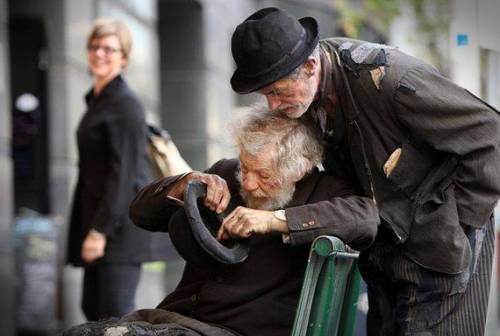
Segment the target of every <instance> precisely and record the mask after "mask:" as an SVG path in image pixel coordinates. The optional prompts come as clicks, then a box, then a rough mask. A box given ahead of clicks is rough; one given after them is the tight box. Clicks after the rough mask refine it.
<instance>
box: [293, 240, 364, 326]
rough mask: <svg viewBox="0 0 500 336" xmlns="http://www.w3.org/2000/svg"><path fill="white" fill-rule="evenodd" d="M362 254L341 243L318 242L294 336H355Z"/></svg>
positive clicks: (311, 262) (312, 253) (316, 242)
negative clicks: (359, 255)
mask: <svg viewBox="0 0 500 336" xmlns="http://www.w3.org/2000/svg"><path fill="white" fill-rule="evenodd" d="M357 258H358V253H352V252H350V251H349V250H348V247H347V246H346V245H345V243H344V242H342V241H341V240H340V239H338V238H336V237H333V236H320V237H318V238H316V239H315V240H314V242H313V243H312V245H311V251H310V253H309V260H308V263H307V268H306V272H305V276H304V282H303V285H302V291H301V295H300V299H299V304H298V307H297V312H296V315H295V321H294V325H293V330H292V336H351V335H352V334H353V333H354V325H355V322H356V310H357V302H358V296H359V290H360V279H361V276H360V274H359V271H358V267H357Z"/></svg>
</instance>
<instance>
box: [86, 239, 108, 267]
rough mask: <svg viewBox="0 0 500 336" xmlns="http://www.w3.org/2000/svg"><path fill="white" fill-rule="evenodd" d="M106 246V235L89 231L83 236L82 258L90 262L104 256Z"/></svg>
mask: <svg viewBox="0 0 500 336" xmlns="http://www.w3.org/2000/svg"><path fill="white" fill-rule="evenodd" d="M105 247H106V236H105V235H104V234H102V233H98V232H96V231H90V232H89V233H88V234H87V237H85V240H84V241H83V245H82V259H83V260H84V261H85V262H87V263H91V262H93V261H94V260H96V259H99V258H101V257H103V256H104V249H105Z"/></svg>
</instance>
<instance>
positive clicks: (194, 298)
mask: <svg viewBox="0 0 500 336" xmlns="http://www.w3.org/2000/svg"><path fill="white" fill-rule="evenodd" d="M196 299H197V297H196V295H195V294H193V295H191V301H193V302H194V301H196Z"/></svg>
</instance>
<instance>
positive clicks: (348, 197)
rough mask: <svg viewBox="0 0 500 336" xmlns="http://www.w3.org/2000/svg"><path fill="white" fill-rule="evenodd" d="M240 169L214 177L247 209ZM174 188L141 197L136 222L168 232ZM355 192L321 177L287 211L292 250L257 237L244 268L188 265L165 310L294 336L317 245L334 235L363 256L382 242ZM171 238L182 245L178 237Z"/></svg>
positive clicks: (226, 167) (156, 186) (158, 187)
mask: <svg viewBox="0 0 500 336" xmlns="http://www.w3.org/2000/svg"><path fill="white" fill-rule="evenodd" d="M237 170H238V162H237V160H221V161H219V162H218V163H216V164H215V165H214V166H212V167H211V168H210V169H209V170H208V171H207V172H208V173H213V174H217V175H219V176H221V177H223V178H224V179H225V180H226V181H227V183H228V187H229V189H230V192H231V197H232V198H231V199H232V201H233V202H235V205H241V204H242V200H241V198H240V196H239V188H240V185H239V182H238V181H237V179H236V176H235V175H236V172H237ZM173 182H175V177H173V178H167V179H165V180H162V181H160V182H156V183H153V184H151V185H149V186H148V187H146V188H144V189H143V190H142V191H141V192H140V193H139V194H138V196H137V197H136V199H135V200H134V201H133V202H132V204H131V210H130V215H131V218H132V220H133V221H134V223H136V224H137V225H139V226H141V227H143V228H145V229H148V230H154V231H166V230H168V227H169V224H168V223H169V219H170V218H171V216H172V215H173V214H174V213H175V212H176V211H177V210H178V209H179V207H180V205H178V204H176V203H175V202H173V201H171V200H169V199H167V198H166V192H167V191H168V188H169V186H170V185H172V183H173ZM352 193H353V190H352V187H351V186H350V184H348V183H347V182H346V180H344V179H341V178H339V177H337V176H334V175H328V174H326V173H325V172H319V171H317V170H315V171H314V172H313V173H311V174H310V175H308V176H306V177H304V178H303V179H302V180H301V181H299V182H298V183H297V185H296V191H295V194H294V196H293V199H292V200H291V201H290V203H289V204H288V209H287V210H286V213H287V214H286V216H287V220H288V223H289V228H290V233H291V237H292V239H291V244H284V243H283V241H282V236H281V235H280V234H270V235H264V236H254V237H252V238H251V242H250V254H249V256H248V258H247V259H246V260H245V261H244V262H242V263H240V264H236V265H231V266H227V267H223V268H217V267H214V268H212V269H211V270H210V271H206V270H201V269H200V268H196V267H194V266H193V265H192V264H190V263H189V262H188V263H187V264H186V268H185V270H184V274H183V276H182V280H181V282H180V283H179V285H178V287H177V289H176V290H175V291H174V292H173V293H171V294H170V295H169V296H167V297H166V298H165V299H164V300H163V301H162V302H161V303H160V305H159V306H158V308H162V309H165V310H171V311H175V312H178V313H181V314H184V315H187V316H189V317H193V318H196V319H198V320H200V321H203V322H206V323H210V324H215V325H220V326H223V327H226V328H230V329H231V330H234V331H236V332H238V333H240V334H243V335H259V336H280V335H282V336H285V335H287V336H288V335H290V332H291V328H292V324H293V318H294V314H295V310H296V307H297V303H298V298H299V294H300V288H301V284H302V280H303V276H304V270H305V266H306V262H307V257H308V251H309V247H310V243H311V242H312V240H313V239H314V238H315V237H316V236H318V235H320V234H332V235H335V236H338V237H340V238H341V239H343V240H344V241H345V242H346V243H348V244H350V245H351V246H352V247H354V248H357V249H363V248H366V247H368V246H369V245H370V244H371V242H372V241H373V239H374V238H375V234H376V229H377V224H378V213H377V210H376V207H375V205H374V203H373V202H372V201H371V200H370V199H369V198H364V197H358V196H352ZM327 200H328V201H327ZM307 203H315V204H311V205H306V206H302V207H301V209H302V211H303V213H302V214H301V215H300V216H299V218H296V217H295V213H294V207H295V206H298V205H302V204H307ZM310 223H313V224H310ZM185 224H186V225H188V223H185ZM303 224H304V225H303ZM171 238H172V240H173V241H175V240H176V236H175V234H172V233H171Z"/></svg>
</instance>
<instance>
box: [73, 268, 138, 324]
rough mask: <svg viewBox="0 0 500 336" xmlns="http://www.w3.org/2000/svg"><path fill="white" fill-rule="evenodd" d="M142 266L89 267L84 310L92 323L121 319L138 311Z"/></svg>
mask: <svg viewBox="0 0 500 336" xmlns="http://www.w3.org/2000/svg"><path fill="white" fill-rule="evenodd" d="M140 274H141V264H139V263H136V264H123V263H101V264H99V263H98V264H95V265H91V266H87V267H85V273H84V277H83V293H82V310H83V313H84V314H85V317H86V318H87V320H89V321H97V320H100V319H103V318H108V317H121V316H123V315H125V314H127V313H129V312H131V311H133V310H134V309H135V291H136V289H137V284H138V283H139V277H140Z"/></svg>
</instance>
